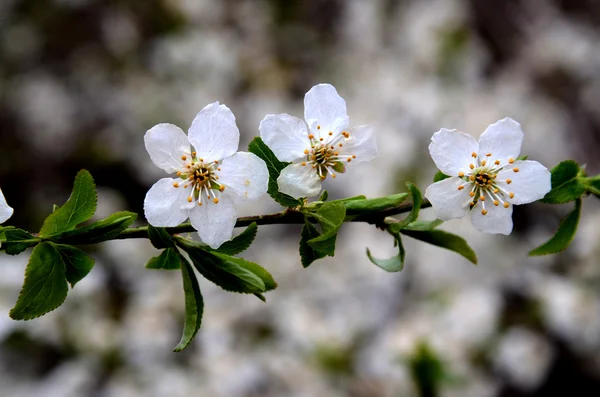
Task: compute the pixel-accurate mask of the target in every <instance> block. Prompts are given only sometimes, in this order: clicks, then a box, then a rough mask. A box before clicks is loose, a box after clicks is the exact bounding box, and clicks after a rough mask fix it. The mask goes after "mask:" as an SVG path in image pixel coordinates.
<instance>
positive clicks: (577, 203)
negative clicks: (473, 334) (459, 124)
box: [0, 84, 600, 351]
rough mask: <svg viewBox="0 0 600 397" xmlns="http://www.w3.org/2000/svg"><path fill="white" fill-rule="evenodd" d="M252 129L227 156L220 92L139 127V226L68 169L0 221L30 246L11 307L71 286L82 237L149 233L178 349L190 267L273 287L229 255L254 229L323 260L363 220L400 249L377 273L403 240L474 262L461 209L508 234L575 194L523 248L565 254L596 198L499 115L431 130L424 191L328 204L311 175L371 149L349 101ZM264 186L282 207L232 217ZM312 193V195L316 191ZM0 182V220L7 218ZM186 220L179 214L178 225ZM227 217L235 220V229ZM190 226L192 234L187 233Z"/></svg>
mask: <svg viewBox="0 0 600 397" xmlns="http://www.w3.org/2000/svg"><path fill="white" fill-rule="evenodd" d="M259 131H260V137H256V138H255V139H254V140H253V141H252V142H251V143H250V144H249V146H248V151H249V152H238V151H237V150H238V146H239V138H240V134H239V130H238V128H237V126H236V122H235V117H234V115H233V113H232V112H231V110H229V108H227V106H225V105H220V104H219V103H218V102H215V103H212V104H210V105H207V106H206V107H205V108H204V109H202V110H201V111H200V112H199V113H198V115H197V116H196V118H195V119H194V120H193V122H192V125H191V127H190V128H189V130H188V134H187V135H186V134H185V133H184V132H183V131H182V130H181V129H180V128H179V127H177V126H174V125H172V124H158V125H156V126H154V127H152V128H151V129H150V130H148V131H147V132H146V134H145V136H144V143H145V146H146V150H147V151H148V154H149V155H150V158H151V159H152V162H153V163H154V164H155V165H156V166H157V167H159V168H161V169H162V170H164V171H165V172H166V174H167V176H166V177H165V178H162V179H160V180H159V181H157V182H156V183H155V184H154V185H153V186H152V187H151V188H150V190H149V191H148V193H147V195H146V198H145V200H144V216H145V217H146V220H147V221H148V225H147V226H142V227H131V225H132V224H133V222H134V221H135V220H136V218H137V214H135V213H132V212H127V211H124V212H117V213H115V214H112V215H111V216H109V217H108V218H105V219H102V220H99V221H95V222H91V223H90V222H89V220H90V219H91V218H92V216H93V215H94V213H95V210H96V203H97V195H96V189H95V185H94V181H93V178H92V176H91V175H90V173H89V172H87V171H85V170H82V171H80V172H79V173H78V174H77V176H76V177H75V182H74V186H73V192H72V193H71V196H70V197H69V199H68V200H67V201H66V203H65V204H63V205H62V206H55V207H54V209H53V211H52V213H50V215H49V216H48V217H47V218H46V220H45V221H44V223H43V225H42V227H41V229H40V231H39V232H38V233H30V232H28V231H25V230H22V229H18V228H15V227H12V226H2V227H0V244H1V246H0V249H1V250H2V251H4V252H5V253H6V254H8V255H17V254H21V253H23V252H25V251H26V250H27V249H29V248H31V247H33V249H32V250H31V251H27V252H28V253H29V255H30V258H29V262H28V264H27V267H26V269H25V281H24V284H23V287H22V290H21V293H20V295H19V297H18V299H17V302H16V304H15V306H14V307H13V308H12V310H11V311H10V316H11V317H12V318H13V319H16V320H29V319H33V318H36V317H38V316H41V315H44V314H46V313H48V312H50V311H52V310H54V309H56V308H57V307H58V306H60V305H61V304H62V303H63V301H64V300H65V299H66V297H67V292H68V285H69V284H70V285H71V288H73V287H75V285H76V284H77V283H78V282H79V281H80V280H81V279H83V278H84V277H85V276H86V275H87V274H88V273H89V272H90V271H91V270H92V268H93V266H94V260H93V259H92V258H91V257H90V256H89V255H88V254H86V253H85V252H84V251H82V250H81V249H80V248H79V246H85V245H91V244H98V243H101V242H105V241H108V240H116V239H129V238H146V239H149V240H150V241H151V243H152V244H153V245H154V246H155V247H156V248H158V249H160V250H162V252H161V254H160V255H158V256H156V257H153V258H150V260H149V261H148V263H147V265H146V267H147V268H149V269H166V270H180V271H181V274H182V278H183V289H184V293H185V312H186V316H185V324H184V329H183V335H182V337H181V341H180V342H179V344H178V345H177V346H176V347H175V351H180V350H182V349H184V348H185V347H186V346H188V345H189V343H190V342H191V341H192V339H193V338H194V336H195V335H196V333H197V332H198V330H199V328H200V326H201V323H202V313H203V308H204V302H203V298H202V294H201V292H200V287H199V284H198V279H197V277H198V276H199V275H201V276H202V277H205V278H206V279H208V280H210V281H211V282H213V283H215V284H217V285H218V286H220V287H222V288H223V289H224V290H226V291H231V292H236V293H245V294H253V295H255V296H256V297H258V298H259V299H261V300H265V297H264V294H265V293H266V292H269V291H270V290H273V289H274V288H276V286H277V284H276V282H275V280H273V277H272V276H271V275H270V274H269V272H268V271H267V270H265V269H264V268H263V267H261V266H260V265H258V264H256V263H253V262H250V261H248V260H246V259H243V258H242V257H240V256H238V255H239V254H241V253H242V252H243V251H245V250H246V249H247V248H248V247H250V245H251V244H252V242H253V240H254V238H255V237H256V234H257V232H258V226H259V225H269V224H302V225H303V226H302V230H301V232H300V236H299V244H300V248H299V262H300V263H301V264H302V265H303V266H304V267H308V266H309V265H310V264H311V263H313V262H314V261H316V260H318V259H321V258H323V257H325V256H334V253H335V245H336V238H337V233H338V230H339V229H340V227H341V226H342V224H343V223H344V222H367V223H370V224H373V225H374V226H375V227H377V228H379V229H381V230H382V231H384V232H386V233H388V234H390V235H391V236H392V239H393V242H394V244H395V246H396V247H397V248H398V253H397V255H395V256H394V257H392V258H385V259H380V258H376V257H374V256H373V255H372V254H371V252H370V250H369V249H368V248H366V253H367V256H368V258H369V259H370V261H371V262H373V263H374V264H375V265H377V266H379V267H380V268H381V269H383V270H385V271H388V272H398V271H401V270H402V268H403V267H404V259H405V255H406V252H405V250H404V247H403V245H402V239H403V237H405V236H408V237H411V238H414V239H417V240H420V241H422V242H424V243H427V244H432V245H435V246H438V247H442V248H446V249H449V250H452V251H454V252H456V253H458V254H460V255H462V256H463V257H465V258H466V259H467V260H469V261H471V262H473V263H477V257H476V255H475V252H474V251H473V250H472V249H471V248H470V247H469V245H468V244H467V242H466V241H465V240H464V239H463V238H462V237H460V236H457V235H455V234H452V233H449V232H447V231H443V230H440V229H438V228H437V227H438V226H439V225H440V224H442V223H443V222H444V221H447V220H450V219H456V218H462V217H465V216H469V217H470V218H471V222H472V224H473V226H474V227H475V228H476V229H477V230H480V231H482V232H485V233H494V234H510V233H511V231H512V228H513V223H512V211H513V206H514V205H522V204H529V203H533V202H535V201H542V202H544V203H549V204H564V203H568V202H574V209H573V210H572V211H571V212H570V213H569V214H568V215H567V216H566V218H565V219H564V220H563V221H562V222H561V224H560V226H559V227H558V230H557V232H556V234H555V235H554V236H553V237H552V238H551V239H550V240H549V241H547V242H546V243H544V244H542V245H541V246H539V247H537V248H535V249H533V250H532V251H531V252H530V255H545V254H552V253H558V252H560V251H562V250H564V249H565V248H566V247H567V246H568V245H569V243H570V242H571V240H572V239H573V236H574V235H575V232H576V229H577V225H578V221H579V217H580V214H581V204H582V198H583V197H585V196H588V195H590V194H593V195H594V196H596V197H600V176H594V177H588V176H586V174H585V172H584V170H583V169H582V168H581V167H580V166H579V165H578V164H577V163H576V162H574V161H571V160H567V161H563V162H561V163H559V164H558V165H556V166H555V167H554V168H553V169H552V170H551V171H549V170H548V169H547V168H546V167H544V166H543V165H542V164H540V163H538V162H536V161H532V160H527V156H520V154H521V145H522V142H523V132H522V130H521V126H520V124H519V123H517V122H516V121H514V120H512V119H510V118H505V119H503V120H499V121H497V122H496V123H494V124H491V125H490V126H489V127H488V128H487V129H486V130H485V131H484V132H483V134H481V136H480V138H479V141H476V140H475V139H474V138H473V137H472V136H471V135H469V134H466V133H464V132H461V131H458V130H449V129H445V128H442V129H441V130H440V131H438V132H436V133H435V134H433V137H432V139H431V144H430V145H429V152H430V154H431V157H432V160H433V162H434V163H435V164H436V166H437V167H438V168H439V170H440V171H439V172H438V173H437V174H436V175H435V177H434V183H433V184H431V185H430V186H428V187H427V189H426V191H425V197H426V199H423V197H422V194H421V192H420V190H419V189H418V188H417V186H415V185H414V184H413V183H410V182H407V183H406V186H407V191H406V192H399V193H395V194H391V195H389V196H386V197H379V198H367V197H365V196H356V197H348V198H343V199H337V200H328V195H327V192H326V191H322V187H321V182H322V181H323V180H325V179H327V178H336V177H337V175H338V174H343V173H344V172H345V171H346V168H347V167H354V166H355V165H356V164H358V163H361V162H365V161H369V160H371V159H373V158H374V157H376V156H377V144H376V140H375V135H374V131H373V128H372V127H369V126H356V127H350V122H349V118H348V115H347V112H346V102H345V101H344V99H342V98H341V97H340V96H339V95H338V93H337V91H336V90H335V88H334V87H333V86H331V85H329V84H319V85H316V86H314V87H313V88H311V89H310V91H308V93H306V96H305V98H304V120H301V119H299V118H297V117H294V116H291V115H288V114H277V115H274V114H269V115H267V116H266V117H265V118H264V119H263V120H262V122H261V123H260V126H259ZM265 193H268V194H269V195H270V196H271V198H272V199H273V200H275V201H276V202H277V203H279V204H280V205H281V206H282V207H283V209H282V211H280V212H278V213H275V214H267V215H257V216H247V217H238V211H237V205H238V204H239V203H241V202H244V201H247V200H256V199H258V198H261V197H263V196H264V194H265ZM317 196H318V198H317V199H316V200H315V199H313V198H314V197H317ZM428 207H432V208H433V211H434V213H435V216H436V218H437V219H436V220H434V221H423V220H419V211H420V210H421V209H423V208H428ZM12 213H13V210H12V208H11V207H10V206H9V205H8V204H7V203H6V199H5V197H4V195H2V192H1V191H0V223H3V222H5V221H7V220H8V219H9V218H10V216H11V215H12ZM188 219H189V223H188V222H186V221H187V220H188ZM236 227H245V229H244V230H243V231H242V232H241V233H240V234H238V235H237V236H235V237H233V230H234V228H236ZM190 233H191V234H190Z"/></svg>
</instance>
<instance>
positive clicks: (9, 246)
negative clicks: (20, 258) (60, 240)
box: [2, 226, 40, 255]
mask: <svg viewBox="0 0 600 397" xmlns="http://www.w3.org/2000/svg"><path fill="white" fill-rule="evenodd" d="M3 234H4V240H3V241H2V249H3V250H4V251H5V252H6V253H7V254H8V255H18V254H20V253H21V252H23V251H25V250H26V249H27V248H29V247H31V246H32V245H35V244H37V243H38V242H39V241H40V239H39V238H37V237H35V236H34V235H32V234H30V233H29V232H26V231H25V230H23V229H18V228H16V227H12V226H8V227H5V228H3Z"/></svg>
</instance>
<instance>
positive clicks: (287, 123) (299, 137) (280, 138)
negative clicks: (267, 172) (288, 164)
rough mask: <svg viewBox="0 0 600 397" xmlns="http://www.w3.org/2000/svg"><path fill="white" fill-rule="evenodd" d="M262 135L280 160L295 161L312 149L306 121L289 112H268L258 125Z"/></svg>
mask: <svg viewBox="0 0 600 397" xmlns="http://www.w3.org/2000/svg"><path fill="white" fill-rule="evenodd" d="M258 129H259V131H260V137H261V138H262V140H263V141H265V143H266V144H267V146H269V147H270V148H271V150H272V151H273V153H275V156H277V158H278V159H279V160H280V161H294V160H296V159H299V158H301V157H303V156H304V150H306V149H310V141H309V139H308V132H307V130H306V124H305V123H304V121H302V120H300V119H299V118H297V117H293V116H290V115H289V114H268V115H267V116H266V117H265V118H264V119H263V120H262V121H261V122H260V126H259V127H258Z"/></svg>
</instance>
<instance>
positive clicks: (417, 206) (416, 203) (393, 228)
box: [388, 182, 423, 234]
mask: <svg viewBox="0 0 600 397" xmlns="http://www.w3.org/2000/svg"><path fill="white" fill-rule="evenodd" d="M406 187H408V191H409V193H410V195H411V197H412V202H413V206H412V209H411V210H410V213H409V214H408V215H407V216H406V218H404V219H403V220H401V221H400V222H398V223H392V224H390V225H389V226H388V230H389V231H390V232H391V233H392V234H397V233H398V232H400V230H401V229H403V228H405V227H406V226H407V225H408V224H410V223H412V222H414V221H416V220H417V218H418V217H419V211H420V210H421V204H423V196H422V195H421V191H420V190H419V189H418V188H417V187H416V186H415V185H414V184H413V183H411V182H406Z"/></svg>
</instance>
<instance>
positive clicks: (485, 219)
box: [471, 201, 513, 234]
mask: <svg viewBox="0 0 600 397" xmlns="http://www.w3.org/2000/svg"><path fill="white" fill-rule="evenodd" d="M485 209H486V210H487V213H486V214H485V215H483V214H482V213H481V210H482V206H481V201H480V202H479V203H478V204H477V205H476V206H475V207H474V208H473V209H472V210H471V222H472V223H473V226H475V229H477V230H479V231H480V232H484V233H491V234H510V232H511V231H512V228H513V222H512V212H513V207H512V205H511V206H510V207H508V208H504V207H503V206H502V205H499V206H495V205H494V204H491V203H490V204H486V206H485Z"/></svg>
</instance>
